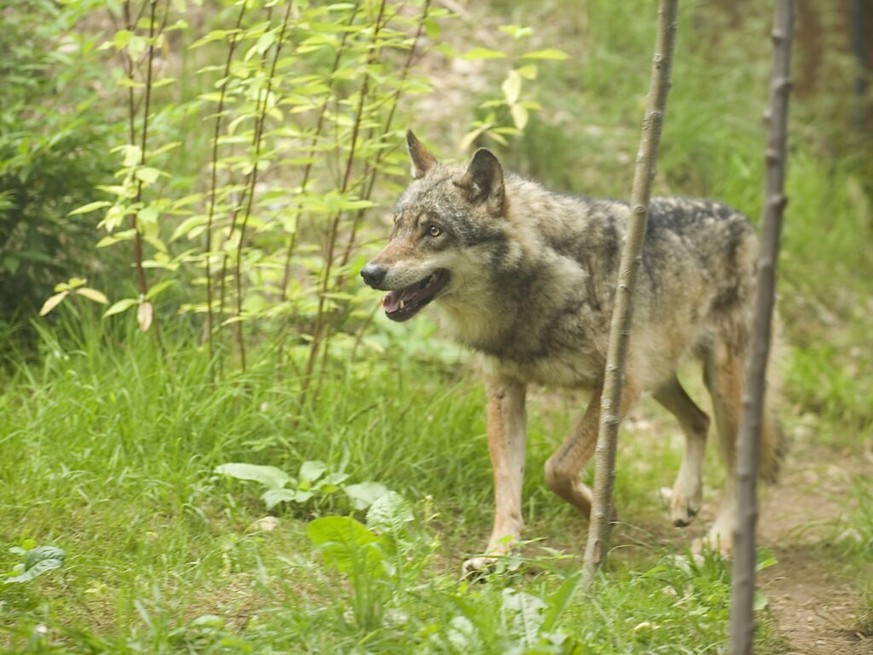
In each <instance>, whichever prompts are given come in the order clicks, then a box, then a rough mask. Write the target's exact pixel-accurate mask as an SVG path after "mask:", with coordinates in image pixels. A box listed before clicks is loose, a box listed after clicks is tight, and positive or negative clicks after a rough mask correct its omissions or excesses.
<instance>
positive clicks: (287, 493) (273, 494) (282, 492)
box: [261, 489, 312, 510]
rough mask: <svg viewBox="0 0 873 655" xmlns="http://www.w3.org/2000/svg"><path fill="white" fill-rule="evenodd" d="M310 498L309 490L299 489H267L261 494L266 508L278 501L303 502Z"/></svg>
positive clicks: (272, 506) (270, 507)
mask: <svg viewBox="0 0 873 655" xmlns="http://www.w3.org/2000/svg"><path fill="white" fill-rule="evenodd" d="M310 498H312V492H311V491H300V490H299V489H267V491H265V492H264V493H263V495H262V496H261V500H263V501H264V503H265V504H266V506H267V509H268V510H269V509H273V508H274V507H275V506H276V505H278V504H279V503H305V502H306V501H307V500H309V499H310Z"/></svg>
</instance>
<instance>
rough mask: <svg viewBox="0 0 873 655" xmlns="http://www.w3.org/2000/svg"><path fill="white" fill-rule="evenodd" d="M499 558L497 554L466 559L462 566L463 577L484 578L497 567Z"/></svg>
mask: <svg viewBox="0 0 873 655" xmlns="http://www.w3.org/2000/svg"><path fill="white" fill-rule="evenodd" d="M498 559H499V556H497V555H482V556H480V557H471V558H470V559H468V560H464V564H463V565H462V566H461V577H462V578H463V579H465V580H472V581H480V580H484V579H485V577H486V576H487V575H488V574H490V573H493V572H494V570H495V569H496V568H497V560H498Z"/></svg>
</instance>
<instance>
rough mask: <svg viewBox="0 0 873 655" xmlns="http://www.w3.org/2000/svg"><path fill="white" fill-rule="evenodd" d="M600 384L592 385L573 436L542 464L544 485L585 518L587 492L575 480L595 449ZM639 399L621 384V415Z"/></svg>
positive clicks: (629, 386) (633, 389)
mask: <svg viewBox="0 0 873 655" xmlns="http://www.w3.org/2000/svg"><path fill="white" fill-rule="evenodd" d="M602 389H603V386H602V384H598V385H596V387H595V388H594V391H593V392H592V394H591V400H590V401H589V403H588V409H586V410H585V414H584V415H583V416H582V418H581V419H580V420H579V423H577V424H576V428H575V429H574V430H573V433H572V434H571V435H570V436H569V437H567V439H566V440H565V441H564V443H563V444H561V447H560V448H558V450H557V451H556V452H555V454H554V455H552V456H551V457H549V459H548V461H547V462H546V469H545V473H546V484H547V485H548V486H549V489H551V490H552V492H553V493H555V494H556V495H558V496H560V497H561V498H563V499H564V500H566V501H567V502H568V503H570V504H571V505H573V506H574V507H575V508H576V509H578V510H579V512H581V513H582V514H583V515H584V516H585V517H586V518H587V517H589V516H590V514H591V501H592V495H591V489H589V488H588V487H587V486H586V485H585V484H583V483H582V481H581V480H580V479H579V473H580V472H581V471H582V469H583V468H584V467H585V465H586V464H587V463H588V460H590V459H591V456H592V455H593V454H594V450H595V448H596V447H597V433H598V430H599V428H600V394H601V391H602ZM638 397H639V392H638V391H637V389H636V386H635V385H632V384H630V383H629V382H625V388H624V391H623V393H622V401H621V412H620V413H621V415H622V416H624V415H625V414H626V413H627V409H628V408H629V407H630V405H631V404H633V402H634V401H635V400H636V399H637V398H638Z"/></svg>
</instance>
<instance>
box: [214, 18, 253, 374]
mask: <svg viewBox="0 0 873 655" xmlns="http://www.w3.org/2000/svg"><path fill="white" fill-rule="evenodd" d="M247 6H248V3H246V2H243V3H241V4H240V10H239V15H238V16H237V19H236V26H235V27H234V30H233V32H232V33H231V35H230V39H229V41H230V42H229V44H228V49H227V59H226V60H225V63H224V75H223V77H222V84H221V91H220V94H221V96H220V97H219V99H218V111H217V112H216V115H215V131H214V133H213V135H212V162H211V169H212V171H211V179H210V184H209V213H208V216H207V219H206V335H207V338H208V339H209V360H210V368H211V366H212V364H211V362H213V361H214V359H215V335H214V322H215V315H214V312H215V309H214V307H213V304H214V301H215V299H214V295H215V283H214V281H213V279H212V229H213V221H214V219H215V206H216V204H217V202H218V201H217V198H216V193H217V189H218V147H219V146H218V142H219V138H220V137H221V119H222V118H223V116H224V102H225V100H226V98H227V86H228V84H229V82H230V67H231V64H232V63H233V54H234V51H235V50H236V46H237V43H239V40H240V38H239V31H240V29H241V28H242V22H243V17H244V16H245V13H246V7H247Z"/></svg>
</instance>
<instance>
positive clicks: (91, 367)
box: [0, 333, 728, 653]
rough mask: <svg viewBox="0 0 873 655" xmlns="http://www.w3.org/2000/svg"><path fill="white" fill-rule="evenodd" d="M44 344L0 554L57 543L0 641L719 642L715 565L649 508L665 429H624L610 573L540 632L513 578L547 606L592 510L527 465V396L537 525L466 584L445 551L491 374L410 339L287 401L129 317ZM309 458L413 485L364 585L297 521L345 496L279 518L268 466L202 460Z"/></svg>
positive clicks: (471, 511) (17, 404) (13, 461)
mask: <svg viewBox="0 0 873 655" xmlns="http://www.w3.org/2000/svg"><path fill="white" fill-rule="evenodd" d="M397 348H398V349H400V345H399V344H397ZM44 359H45V364H44V365H43V366H42V367H41V368H36V369H23V370H22V371H21V372H20V373H19V374H18V377H17V378H16V379H15V380H14V381H13V382H12V383H11V384H10V385H8V390H7V392H6V393H5V395H3V396H2V407H3V413H2V417H0V434H3V435H5V436H4V439H3V441H2V445H0V447H2V452H3V458H4V461H7V462H10V465H9V466H6V467H4V469H3V471H2V473H0V497H2V498H3V499H4V502H3V505H4V507H3V512H2V515H0V539H2V542H3V545H4V548H3V553H4V554H3V558H4V559H2V560H0V568H2V569H4V570H7V571H8V570H11V569H12V567H13V565H14V564H15V563H16V562H17V559H18V558H17V556H15V555H13V554H11V553H8V551H7V549H8V547H11V546H15V545H19V544H20V543H21V542H22V541H24V540H25V539H32V540H34V542H35V543H36V544H39V545H53V546H58V547H61V548H63V549H64V550H65V551H66V553H67V560H66V562H65V566H64V567H63V568H62V569H61V570H60V571H53V572H51V573H49V574H46V575H44V576H42V577H40V578H38V579H36V580H33V581H31V582H29V583H25V584H19V585H6V586H5V587H4V588H3V605H2V608H0V612H2V613H0V629H2V633H0V634H2V637H0V644H5V645H6V647H8V648H11V649H12V650H13V651H14V652H28V651H27V648H28V644H29V645H30V647H31V648H32V650H31V651H30V652H43V651H40V650H39V648H40V646H39V644H42V646H41V647H44V648H45V649H46V650H45V651H44V652H51V649H50V648H49V646H48V644H54V645H55V647H56V648H57V650H58V652H64V651H65V650H70V651H78V652H89V650H88V649H89V648H91V649H93V652H141V651H143V652H258V653H262V652H302V651H309V652H347V651H355V650H356V649H357V650H360V651H362V652H363V651H364V650H369V651H372V652H398V653H400V652H409V651H410V648H413V649H416V650H420V651H422V652H431V651H433V652H506V648H508V647H509V645H511V644H516V645H518V644H523V643H525V639H529V641H530V642H531V643H534V642H535V641H536V640H537V639H538V638H539V635H543V639H545V640H546V641H548V640H547V639H546V637H548V638H549V639H553V640H555V639H558V640H559V639H560V638H565V639H567V640H569V641H567V646H569V644H578V645H579V646H578V647H579V648H582V644H585V646H584V650H579V651H578V652H591V653H613V652H627V653H636V652H640V650H639V649H640V648H642V647H643V645H645V644H651V645H652V646H655V645H659V644H660V645H662V646H670V647H672V645H678V644H683V645H684V646H685V647H688V648H691V649H692V651H693V652H716V650H715V649H716V646H717V644H719V643H720V642H721V640H722V636H723V629H724V621H725V619H726V613H727V601H728V586H727V579H726V572H725V569H724V567H723V566H722V565H721V563H719V562H716V561H707V562H706V563H704V564H703V565H700V566H689V564H688V563H687V562H686V561H685V560H684V559H682V558H678V559H676V558H673V557H672V556H671V555H670V553H675V552H677V551H678V552H681V546H678V547H677V545H676V544H675V543H671V540H670V538H668V537H667V536H666V534H667V531H666V530H665V531H663V532H661V533H660V534H659V533H658V529H657V528H656V529H655V532H654V533H647V530H648V531H649V532H651V530H652V528H651V527H649V528H647V527H645V526H646V525H647V524H649V522H650V521H651V519H652V516H653V514H658V512H657V510H656V507H655V505H656V503H655V500H654V495H653V493H652V491H653V490H654V489H655V488H657V486H660V485H661V484H666V483H667V482H668V481H667V480H664V479H663V475H664V474H663V472H662V471H664V470H665V469H666V470H668V471H669V470H674V469H675V454H674V453H673V452H672V451H671V449H670V448H669V444H668V443H667V442H662V443H660V445H658V444H656V445H655V448H654V452H652V449H651V447H649V456H648V458H647V459H646V458H643V457H642V456H634V455H633V454H632V453H628V452H627V450H629V449H630V450H633V449H636V448H638V446H637V444H636V439H635V438H633V437H631V438H630V439H628V441H627V443H626V445H625V446H624V448H625V455H626V456H627V457H629V458H631V459H632V460H634V461H644V462H646V463H645V464H640V465H637V466H635V468H633V470H632V471H628V472H625V473H623V474H622V475H621V477H620V480H619V492H618V493H619V498H620V499H621V502H622V508H623V512H624V514H623V517H622V518H623V519H624V521H625V523H626V525H625V526H624V527H623V528H622V529H620V530H619V531H618V533H617V534H618V543H619V545H620V549H619V550H618V551H617V554H616V557H615V558H614V560H613V564H612V570H611V571H610V576H609V581H608V584H606V585H604V586H603V589H602V593H601V594H599V595H598V596H597V597H596V598H595V599H590V600H586V599H584V598H582V597H576V598H575V599H574V600H573V601H572V602H571V603H570V604H569V606H568V607H567V608H566V610H565V612H564V613H563V614H562V615H560V616H559V617H558V618H557V619H556V620H555V621H554V622H553V624H551V625H550V627H549V630H546V629H545V628H541V629H539V630H538V629H537V628H536V627H533V628H532V627H530V625H528V626H527V628H525V627H523V624H522V623H520V622H519V620H518V619H517V618H514V617H515V616H516V615H515V614H514V613H513V612H515V610H514V609H513V608H514V607H515V605H513V604H512V601H508V600H507V598H508V596H507V594H510V595H511V594H512V592H508V591H506V590H507V589H512V590H514V591H515V592H519V593H520V592H524V593H527V594H530V596H518V593H516V594H515V596H516V597H518V598H522V599H523V602H525V603H527V604H528V606H530V607H531V608H533V609H529V610H528V613H529V614H530V615H529V616H527V615H525V616H526V618H527V620H528V622H530V621H533V622H534V624H535V622H536V619H532V618H531V617H536V616H539V610H536V608H535V606H536V605H537V603H539V600H537V599H541V600H542V601H543V602H544V603H546V605H547V607H548V608H552V607H558V606H559V603H558V601H557V600H554V598H553V597H554V595H555V594H556V593H557V592H558V590H559V588H560V585H561V584H562V582H563V581H565V580H566V579H567V578H568V577H570V578H571V581H572V574H573V573H574V572H575V570H576V567H575V565H574V559H573V553H574V552H575V551H577V550H578V547H579V544H580V543H581V541H582V539H583V538H584V526H583V524H582V523H581V521H580V520H579V519H578V518H577V517H576V516H575V515H574V514H573V513H572V512H570V511H569V510H568V509H567V508H565V507H563V506H562V504H561V503H558V502H556V501H554V500H552V499H551V498H550V497H549V496H548V494H547V493H546V492H545V491H544V490H543V488H542V486H541V483H540V480H539V478H540V476H539V474H538V471H539V470H541V467H542V462H543V459H544V457H545V456H546V452H547V450H548V449H549V447H551V446H554V445H555V444H556V443H557V440H558V438H559V437H558V434H556V433H555V431H556V430H559V429H563V428H565V427H566V426H565V425H564V424H563V423H564V422H565V419H564V418H563V413H561V412H559V413H558V416H557V418H555V419H553V418H552V417H551V413H550V416H549V417H545V416H543V415H542V414H541V412H540V411H539V410H538V409H537V407H540V406H542V404H543V403H535V404H534V407H533V410H532V413H533V421H532V426H533V427H532V430H531V433H532V434H531V440H532V451H533V461H532V462H531V467H530V468H531V471H532V474H531V476H529V477H530V480H529V481H528V489H527V500H526V502H527V504H528V510H529V512H528V513H529V516H530V518H531V521H530V526H531V529H530V532H531V533H532V534H533V533H535V534H536V535H537V536H542V537H543V538H544V541H543V542H542V543H541V544H531V545H530V546H528V547H527V548H526V549H525V550H524V555H523V558H520V559H519V560H518V561H517V562H510V563H508V566H510V568H512V569H515V568H516V566H520V568H519V569H518V570H517V571H516V572H514V573H508V574H506V575H504V576H502V577H500V578H498V579H495V580H493V581H492V582H491V583H489V584H486V585H476V584H474V585H473V586H469V585H468V584H467V583H466V582H460V581H459V580H458V577H457V573H458V565H459V561H460V559H461V558H462V557H463V556H465V555H466V554H468V553H470V552H472V551H475V549H476V548H477V547H478V546H481V544H482V540H483V538H484V535H485V534H486V531H487V522H488V521H489V520H490V489H489V487H490V471H489V465H488V461H487V455H486V448H485V444H484V435H483V425H482V416H481V414H482V412H481V400H482V392H481V390H480V389H479V388H478V385H476V386H471V385H470V384H469V383H468V382H466V381H463V378H461V377H460V376H459V375H458V371H457V370H456V369H457V367H456V366H452V365H446V364H442V365H437V364H427V363H422V362H418V361H415V360H413V359H410V358H406V357H402V356H401V357H398V358H395V359H390V358H385V359H382V360H379V361H375V362H374V361H370V362H362V363H359V364H357V365H355V366H352V367H351V368H349V369H348V370H347V371H346V372H345V373H343V374H338V375H337V377H336V378H331V379H329V380H328V381H327V382H326V384H325V386H324V388H323V389H322V396H321V397H322V401H323V402H322V403H320V405H319V407H320V409H319V410H318V411H316V412H314V413H312V414H310V415H308V416H304V417H300V418H299V419H298V420H297V421H295V420H294V416H295V399H294V398H293V397H292V396H291V395H290V394H289V393H288V391H287V389H288V385H286V384H283V383H281V382H277V381H276V380H275V379H274V377H273V376H271V375H269V374H263V375H260V374H258V373H252V374H251V375H249V376H247V377H245V378H237V379H232V380H229V381H228V382H226V383H222V384H220V385H217V386H213V385H211V384H209V383H208V381H207V374H206V370H205V366H204V362H203V361H202V359H201V355H200V354H199V353H196V352H192V351H191V350H190V348H187V347H185V348H180V349H179V350H178V351H174V352H172V353H171V356H170V359H171V361H173V362H174V365H173V369H174V371H175V373H174V375H173V377H172V379H171V378H170V376H168V375H167V374H166V373H165V372H164V371H163V369H162V368H161V367H160V366H159V365H158V364H157V362H156V360H155V357H154V354H153V352H152V348H151V346H150V345H149V344H148V343H147V342H144V341H143V340H142V339H136V338H134V337H132V338H131V339H129V340H127V342H126V346H125V347H124V348H120V347H118V346H112V345H110V342H109V340H102V341H101V340H100V338H99V337H98V336H96V335H95V334H94V333H92V334H91V335H89V337H88V338H87V339H85V340H84V343H83V345H82V346H80V347H71V346H69V345H67V346H62V345H61V344H60V343H58V342H56V341H50V342H49V343H48V344H47V346H46V351H45V358H44ZM577 400H578V399H572V398H568V399H566V402H567V403H575V402H577ZM548 404H552V405H553V404H555V403H554V401H552V402H550V403H548ZM543 442H547V443H546V444H544V443H543ZM650 446H651V444H650ZM305 459H319V460H323V461H325V462H326V463H327V464H328V465H329V466H330V467H331V468H333V469H337V468H339V467H340V466H341V465H342V461H343V460H344V459H347V461H348V466H347V471H348V472H349V473H350V474H351V479H350V480H349V482H360V481H366V480H378V481H380V482H382V483H384V484H385V485H387V486H388V487H389V488H391V489H393V490H396V491H397V492H399V493H400V494H401V495H402V496H404V497H405V498H406V499H408V500H409V501H410V502H411V504H412V508H413V512H414V516H415V519H416V520H415V523H414V524H413V527H412V528H411V529H409V530H408V531H404V532H403V535H402V539H401V541H402V543H403V553H404V557H403V560H402V562H401V565H400V572H399V573H398V574H397V576H396V577H391V578H389V579H388V580H381V581H380V579H379V578H378V576H377V579H376V581H375V582H373V581H372V580H370V581H369V582H368V577H367V576H364V579H363V582H362V581H361V580H360V579H358V580H357V582H358V584H355V581H356V579H355V578H354V577H352V579H351V582H350V581H348V580H347V579H345V578H344V577H342V576H338V575H337V574H336V573H335V572H334V571H332V570H331V569H330V567H328V566H325V565H324V563H323V560H322V558H321V557H320V555H319V554H318V552H317V551H316V549H314V548H313V546H312V544H311V543H310V542H309V540H308V538H307V536H306V526H307V521H308V520H309V519H310V518H312V517H313V516H315V515H331V514H345V513H346V512H347V511H348V505H347V503H346V502H344V500H343V499H342V497H341V494H337V495H329V494H322V495H320V496H316V498H315V499H314V501H313V502H310V503H308V504H306V505H305V506H303V507H298V508H296V509H293V508H292V509H289V510H287V511H281V512H279V518H280V522H279V526H278V527H277V528H276V529H275V530H273V531H269V532H266V531H259V530H257V529H255V528H253V527H252V526H253V524H254V523H255V521H257V520H258V519H259V518H262V517H264V516H265V514H266V512H265V511H264V508H263V506H262V504H261V502H260V500H259V499H258V495H259V493H260V492H259V490H258V488H257V487H256V486H255V485H253V484H247V483H241V482H235V481H230V480H228V479H225V478H222V477H219V476H216V475H214V473H213V469H214V467H215V466H216V465H217V464H221V463H225V462H228V461H247V462H253V463H272V464H275V465H277V466H279V467H281V468H284V469H286V470H288V471H290V472H296V470H297V468H298V466H299V463H300V461H302V460H305ZM357 516H358V517H359V518H361V519H363V515H362V514H357ZM553 547H565V548H567V554H559V553H558V552H557V551H552V550H551V548H553ZM568 558H569V559H568ZM568 584H570V583H568ZM361 585H363V590H362V589H361ZM368 585H369V586H368ZM534 597H535V598H534ZM517 602H518V601H516V604H517ZM39 626H46V627H45V628H42V627H39ZM452 626H454V628H452ZM459 626H460V627H459ZM43 629H45V630H47V632H46V633H45V635H44V636H42V637H40V636H38V635H39V634H40V633H39V630H43ZM458 630H460V633H463V635H461V636H459V634H460V633H458V634H455V633H456V632H457V631H458ZM467 633H469V634H467ZM560 635H563V637H561V636H560ZM464 640H466V641H464ZM543 643H546V642H545V641H544V642H543ZM476 644H478V645H476ZM676 647H677V648H678V646H676ZM471 649H472V650H471ZM489 649H490V650H489ZM568 652H569V651H568ZM675 652H680V651H679V650H676V651H675Z"/></svg>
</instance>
